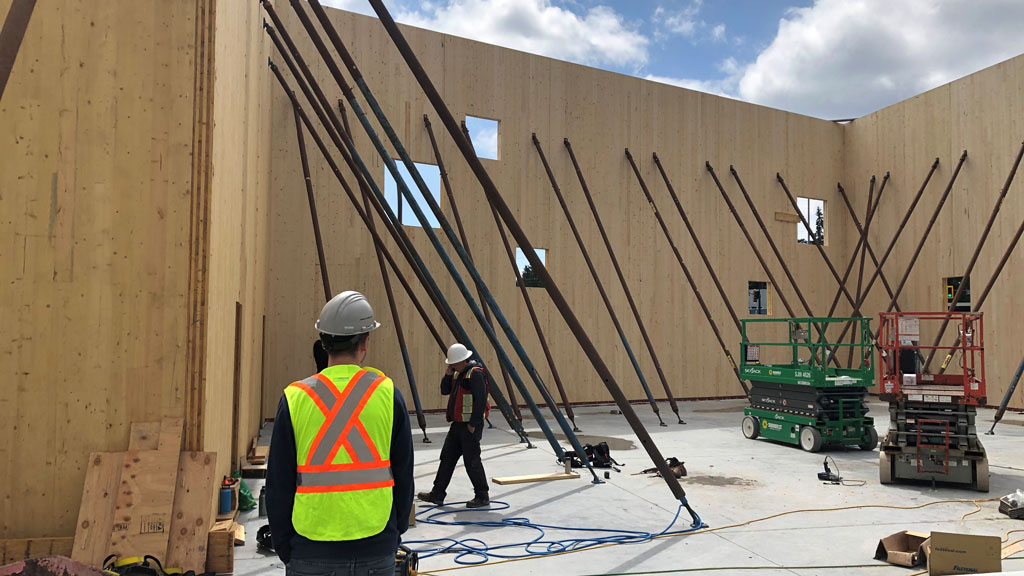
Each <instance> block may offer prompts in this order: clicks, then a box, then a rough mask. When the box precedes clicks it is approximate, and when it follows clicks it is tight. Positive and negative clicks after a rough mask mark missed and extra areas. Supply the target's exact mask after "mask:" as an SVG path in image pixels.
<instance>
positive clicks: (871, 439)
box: [860, 428, 878, 452]
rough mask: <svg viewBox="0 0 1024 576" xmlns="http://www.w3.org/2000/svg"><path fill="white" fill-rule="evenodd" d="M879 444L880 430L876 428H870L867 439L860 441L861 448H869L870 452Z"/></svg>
mask: <svg viewBox="0 0 1024 576" xmlns="http://www.w3.org/2000/svg"><path fill="white" fill-rule="evenodd" d="M877 446H878V432H876V431H875V429H874V428H868V438H867V440H865V441H863V442H861V443H860V449H861V450H867V451H868V452H870V451H872V450H874V449H875V448H876V447H877Z"/></svg>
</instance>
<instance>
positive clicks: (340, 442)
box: [306, 370, 387, 464]
mask: <svg viewBox="0 0 1024 576" xmlns="http://www.w3.org/2000/svg"><path fill="white" fill-rule="evenodd" d="M365 372H366V370H360V371H359V372H358V373H357V374H356V375H355V376H353V377H352V380H350V381H349V385H348V386H347V387H346V388H345V395H346V398H343V399H341V402H340V404H339V405H342V404H344V403H345V400H347V399H348V398H347V396H348V393H349V392H350V391H351V390H352V389H353V388H354V387H355V386H354V384H355V382H356V380H358V379H359V378H358V377H359V376H362V375H363V374H364V373H365ZM386 379H387V377H385V376H380V377H378V378H377V379H376V380H374V381H373V383H371V384H370V386H369V387H368V388H367V389H366V393H365V394H363V397H362V398H360V399H359V404H356V408H355V410H353V411H352V417H351V418H349V421H348V422H346V423H345V427H344V428H342V429H341V434H339V435H338V439H337V440H336V441H335V443H334V446H333V447H332V448H331V451H330V453H329V454H328V455H327V462H332V461H333V460H334V457H335V456H336V455H337V453H338V448H341V447H342V446H345V450H346V451H347V452H348V454H349V456H351V457H352V461H353V462H358V461H359V457H358V456H357V455H356V451H355V450H353V449H352V445H351V444H349V442H348V433H349V431H350V430H351V429H352V426H353V425H354V424H355V423H356V422H358V421H359V415H360V414H361V413H362V412H363V408H364V407H366V403H367V402H368V401H369V400H370V396H373V392H374V390H376V389H377V386H380V383H381V382H383V381H384V380H386ZM363 438H364V440H365V441H366V444H367V445H368V446H370V450H372V451H373V452H376V448H375V447H374V446H373V442H370V441H369V438H368V437H367V436H366V435H365V434H364V435H363ZM306 463H307V464H309V462H306Z"/></svg>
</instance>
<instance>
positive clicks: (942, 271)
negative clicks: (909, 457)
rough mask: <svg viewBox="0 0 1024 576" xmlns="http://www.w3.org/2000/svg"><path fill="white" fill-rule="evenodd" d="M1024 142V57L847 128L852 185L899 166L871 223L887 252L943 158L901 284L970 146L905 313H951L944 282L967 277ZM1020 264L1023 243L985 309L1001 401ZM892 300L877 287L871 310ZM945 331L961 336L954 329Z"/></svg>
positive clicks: (991, 265) (1020, 198)
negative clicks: (930, 168)
mask: <svg viewBox="0 0 1024 576" xmlns="http://www.w3.org/2000/svg"><path fill="white" fill-rule="evenodd" d="M1022 140H1024V56H1018V57H1016V58H1013V59H1011V60H1008V61H1006V62H1003V63H1000V64H997V65H995V66H993V67H991V68H987V69H985V70H982V71H981V72H977V73H975V74H972V75H970V76H967V77H965V78H962V79H960V80H957V81H955V82H952V83H951V84H947V85H945V86H941V87H939V88H936V89H934V90H931V91H929V92H926V93H924V94H921V95H918V96H915V97H914V98H911V99H909V100H906V101H904V102H900V103H899V104H895V105H893V106H890V107H888V108H885V109H883V110H880V111H878V112H875V113H874V114H871V115H869V116H866V117H864V118H860V119H858V120H856V121H855V122H852V123H850V124H849V125H847V126H846V135H845V141H846V149H847V161H846V168H845V176H844V182H845V181H852V180H854V179H858V180H863V179H864V178H865V177H866V175H867V174H868V172H869V171H870V170H875V169H883V170H884V169H889V168H891V169H892V171H893V181H892V183H891V184H890V190H888V191H887V192H886V195H887V196H889V197H888V198H887V199H883V201H882V202H883V206H882V208H883V210H882V212H881V213H880V215H879V220H877V221H876V223H875V224H873V225H872V230H871V237H872V242H873V245H874V246H876V250H884V248H885V245H886V243H888V241H889V239H890V237H891V234H892V233H893V231H894V230H895V228H896V226H897V225H898V223H899V219H900V218H901V217H902V214H903V212H904V211H905V210H906V207H907V206H908V205H909V203H910V200H911V198H912V197H913V194H914V193H915V192H916V191H917V187H918V186H919V185H920V182H921V180H922V179H923V177H924V175H925V173H926V172H927V169H928V166H929V165H930V163H931V162H932V161H933V160H934V158H935V157H939V158H940V161H941V164H940V167H939V169H938V171H936V173H935V176H934V178H933V182H932V183H931V184H930V185H929V187H928V190H927V192H926V193H925V195H924V197H923V199H922V201H921V206H919V207H918V210H917V212H915V214H914V216H913V218H912V219H911V221H910V224H909V225H908V226H907V229H906V231H904V233H903V236H902V237H901V238H902V239H901V240H900V243H899V244H898V245H897V248H896V250H895V252H894V254H893V256H892V257H891V261H890V263H888V264H887V265H886V271H887V272H888V273H889V275H890V278H891V279H893V282H897V281H898V280H899V276H900V274H901V273H902V271H903V269H904V268H905V267H906V264H907V262H908V261H909V259H910V257H911V255H912V253H913V250H914V247H915V245H916V243H917V241H918V240H919V238H920V237H921V235H922V234H923V233H924V228H925V226H926V225H927V223H928V219H929V218H930V216H931V213H932V211H933V210H934V208H935V205H936V204H937V202H938V199H939V197H940V195H941V193H942V190H943V188H944V186H945V185H946V183H947V182H948V181H949V177H950V174H951V172H952V170H953V169H954V167H955V165H956V162H957V160H958V159H959V156H960V153H961V152H962V151H963V150H964V149H967V151H968V157H967V161H966V163H965V164H964V166H963V169H962V171H961V173H960V176H959V178H958V179H957V182H956V185H955V187H954V189H953V191H952V192H951V194H950V198H949V200H948V205H947V206H946V207H945V208H944V209H943V212H942V214H941V216H940V218H939V220H938V222H937V224H936V227H935V230H934V231H933V232H932V234H931V236H930V237H929V240H928V243H927V244H926V245H925V247H924V250H923V251H922V253H921V257H920V261H919V262H918V264H917V266H916V267H915V268H914V272H913V273H912V275H911V276H910V279H909V282H908V284H907V288H906V290H905V293H904V295H903V296H902V297H901V298H900V303H901V305H902V306H903V308H904V309H906V310H928V311H931V310H942V309H943V307H944V306H945V286H944V285H943V279H944V278H946V277H948V276H960V275H961V274H963V271H964V269H965V268H966V266H967V263H968V261H969V260H970V257H971V255H972V253H973V251H974V248H975V246H976V244H977V242H978V239H979V238H980V236H981V233H982V230H983V229H984V227H985V223H986V222H987V220H988V217H989V214H990V213H991V210H992V206H993V205H994V203H995V200H996V197H997V196H998V194H999V191H1000V189H1001V188H1002V186H1003V183H1004V181H1005V179H1006V176H1007V174H1008V173H1009V170H1010V167H1011V165H1012V163H1013V160H1014V157H1015V156H1016V154H1017V151H1018V150H1019V149H1020V145H1021V141H1022ZM876 167H879V168H876ZM1022 176H1024V175H1022V174H1020V173H1018V174H1017V179H1016V180H1015V181H1014V184H1013V186H1012V187H1011V188H1010V192H1009V194H1008V195H1007V197H1006V201H1005V203H1004V204H1003V207H1002V210H1001V212H1000V213H999V216H998V218H997V220H996V222H995V226H994V227H993V229H992V233H991V235H990V236H989V238H988V241H987V243H986V244H985V248H984V251H983V252H982V253H981V257H980V259H979V261H978V264H977V265H976V267H975V270H974V273H973V274H972V275H971V292H972V298H974V301H976V299H977V298H978V296H980V293H981V291H982V289H983V288H984V286H985V284H986V283H987V282H988V280H989V278H990V277H991V275H992V272H993V270H994V269H995V266H996V265H997V264H998V262H999V259H1000V257H1001V256H1002V254H1003V251H1004V250H1005V248H1006V246H1007V245H1008V244H1009V242H1010V239H1011V237H1012V236H1013V234H1014V232H1015V231H1016V229H1017V227H1018V226H1019V225H1020V223H1021V221H1022V220H1024V180H1022ZM864 191H865V189H858V190H857V191H856V192H855V194H856V195H857V197H858V198H861V200H860V202H861V203H863V201H864V200H863V198H864V196H863V194H864ZM849 230H852V228H851V229H849ZM852 233H853V232H852V231H851V234H852ZM848 241H849V242H851V245H852V243H854V242H856V237H855V236H852V235H851V236H849V237H848ZM879 246H880V248H878V247H879ZM879 255H881V253H879ZM1022 264H1024V247H1018V248H1017V249H1016V251H1015V252H1014V254H1013V256H1012V257H1011V259H1010V260H1009V262H1008V263H1007V265H1006V268H1005V270H1004V271H1003V273H1002V275H1001V276H1000V278H999V280H998V282H997V283H996V285H995V287H994V288H993V290H992V293H991V294H990V295H989V296H988V299H987V300H986V302H985V304H984V306H983V308H982V312H984V313H985V342H986V346H985V351H986V359H987V377H988V400H989V402H990V403H992V404H995V403H998V402H999V401H1000V400H1001V399H1002V397H1003V394H1004V393H1005V391H1006V386H1007V385H1008V384H1009V381H1010V379H1011V378H1012V376H1013V372H1014V370H1015V369H1016V367H1017V364H1018V363H1019V362H1020V356H1021V354H1022V348H1021V346H1020V338H1019V334H1018V333H1017V330H1019V326H1020V325H1021V324H1022V323H1024V308H1022V307H1021V306H1020V303H1019V299H1020V286H1021V283H1022V282H1024V266H1022ZM887 304H888V298H887V297H884V292H883V291H882V290H881V287H879V288H878V289H874V290H872V296H871V299H870V301H869V305H868V306H867V308H866V309H865V312H868V311H870V312H871V313H872V314H877V312H878V311H879V310H880V309H883V308H884V307H885V306H886V305H887ZM947 333H948V334H953V333H954V327H953V326H952V325H951V326H950V328H949V329H948V330H947ZM929 344H930V342H929ZM940 360H941V358H940ZM1011 406H1013V407H1016V408H1022V407H1024V396H1022V394H1021V393H1020V392H1018V393H1017V394H1016V396H1015V397H1014V399H1013V403H1012V404H1011Z"/></svg>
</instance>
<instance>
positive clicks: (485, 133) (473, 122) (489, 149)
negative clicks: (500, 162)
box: [466, 116, 498, 160]
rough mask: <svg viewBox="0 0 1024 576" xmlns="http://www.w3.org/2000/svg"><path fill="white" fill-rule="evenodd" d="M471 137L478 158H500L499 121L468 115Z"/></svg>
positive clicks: (468, 127)
mask: <svg viewBox="0 0 1024 576" xmlns="http://www.w3.org/2000/svg"><path fill="white" fill-rule="evenodd" d="M466 129H467V130H469V139H470V140H471V141H472V142H473V148H475V149H476V156H477V158H487V159H489V160H497V159H498V121H497V120H488V119H486V118H475V117H473V116H466Z"/></svg>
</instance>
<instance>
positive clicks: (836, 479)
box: [818, 455, 868, 486]
mask: <svg viewBox="0 0 1024 576" xmlns="http://www.w3.org/2000/svg"><path fill="white" fill-rule="evenodd" d="M829 460H831V461H832V465H833V466H835V467H836V473H835V474H832V473H831V472H830V471H829V469H828V461H829ZM824 464H825V472H824V473H822V474H818V478H820V479H822V480H823V482H822V484H832V485H835V486H864V485H865V484H867V483H868V481H867V480H845V479H843V475H842V474H841V473H840V472H839V464H837V463H836V459H835V458H833V457H831V456H829V455H825V462H824ZM826 478H827V479H826Z"/></svg>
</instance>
